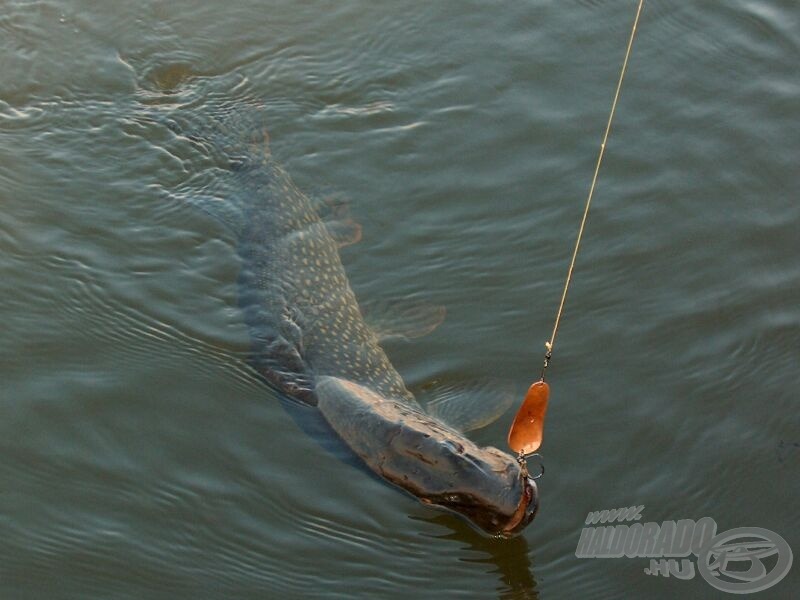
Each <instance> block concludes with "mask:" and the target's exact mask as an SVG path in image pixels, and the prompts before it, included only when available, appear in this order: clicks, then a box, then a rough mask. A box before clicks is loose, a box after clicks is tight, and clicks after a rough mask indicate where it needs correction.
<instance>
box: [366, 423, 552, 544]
mask: <svg viewBox="0 0 800 600" xmlns="http://www.w3.org/2000/svg"><path fill="white" fill-rule="evenodd" d="M391 450H392V451H391V453H387V454H389V456H387V457H386V459H385V460H384V462H383V465H382V472H383V473H382V474H383V476H384V477H386V478H387V479H389V480H390V481H392V482H393V483H395V484H397V485H400V486H401V487H403V488H405V489H407V490H408V491H410V492H411V493H412V494H414V495H415V496H417V497H418V498H419V499H420V500H421V501H422V502H423V503H425V504H430V505H434V506H438V507H441V508H445V509H447V510H449V511H452V512H455V513H458V514H460V515H462V516H464V517H466V518H467V520H468V521H470V522H471V523H473V524H474V525H476V526H477V527H478V528H480V529H481V530H482V531H484V532H486V533H488V534H490V535H497V536H502V537H511V536H513V535H516V534H518V533H519V532H520V531H522V530H523V529H524V528H525V527H526V526H527V525H528V524H529V523H530V522H531V521H533V519H534V517H535V516H536V512H537V510H538V508H539V490H538V487H537V485H536V482H535V481H534V480H533V478H531V477H530V476H529V475H528V474H527V472H526V471H525V470H523V469H521V468H520V465H519V464H518V463H517V461H516V460H515V459H514V458H513V457H512V456H510V455H509V454H507V453H505V452H502V451H500V450H498V449H497V448H493V447H480V446H478V445H476V444H474V443H473V442H471V441H470V440H467V439H466V438H464V437H463V436H462V435H461V434H459V433H458V432H454V431H452V430H449V429H447V428H446V427H443V426H441V425H440V424H438V423H435V422H425V420H421V421H416V420H411V422H409V421H405V422H404V423H403V426H402V427H400V428H399V432H398V434H397V436H396V437H395V438H394V439H393V441H392V447H391Z"/></svg>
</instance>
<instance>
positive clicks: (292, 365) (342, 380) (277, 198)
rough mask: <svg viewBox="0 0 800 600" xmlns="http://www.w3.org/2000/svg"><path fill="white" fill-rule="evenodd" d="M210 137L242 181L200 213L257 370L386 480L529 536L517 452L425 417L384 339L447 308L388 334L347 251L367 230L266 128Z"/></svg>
mask: <svg viewBox="0 0 800 600" xmlns="http://www.w3.org/2000/svg"><path fill="white" fill-rule="evenodd" d="M234 131H236V130H235V128H234ZM211 137H212V138H213V139H214V140H215V142H216V143H215V144H212V145H213V146H215V147H217V148H221V149H222V153H223V154H224V155H225V156H226V160H228V164H229V168H230V170H231V172H232V173H233V174H234V186H235V187H234V188H233V189H234V191H233V193H232V194H231V196H230V197H228V198H225V199H223V200H221V201H220V200H219V199H217V200H216V201H215V202H213V203H206V205H205V206H203V208H204V210H206V211H207V212H209V213H210V214H212V215H214V216H215V217H217V218H218V220H220V221H222V222H224V223H225V224H226V225H227V226H228V227H229V228H230V229H232V230H233V231H234V233H235V238H236V240H237V242H236V243H237V253H238V256H239V259H240V261H241V270H240V274H239V279H238V289H239V303H240V306H241V308H242V312H243V318H244V321H245V323H246V325H247V327H248V330H249V333H250V338H251V348H252V350H251V364H252V366H253V367H254V368H255V370H256V371H258V373H259V375H260V376H261V377H262V378H263V379H264V380H265V381H266V382H268V384H269V385H270V386H271V387H273V388H275V389H276V390H277V391H278V392H280V393H281V394H282V395H284V396H286V397H287V398H289V399H290V400H292V401H295V402H298V403H301V404H303V405H305V406H308V407H313V408H314V410H316V411H318V414H319V415H321V416H322V418H323V419H324V421H325V422H326V424H327V425H328V427H329V428H330V430H332V431H333V432H334V433H335V435H336V436H338V438H339V441H340V442H342V443H343V444H344V445H345V447H346V448H348V449H349V451H350V452H351V453H352V454H353V455H354V456H355V457H356V458H357V460H358V461H360V463H361V464H362V465H364V466H366V467H367V469H369V470H370V471H371V472H372V473H374V474H375V475H377V476H378V477H380V478H382V479H383V480H385V481H386V482H388V483H390V484H392V485H394V486H396V487H398V488H400V489H402V490H404V491H406V492H407V493H409V494H411V495H412V496H414V497H416V498H417V499H419V500H420V501H421V502H422V503H423V504H426V505H430V506H433V507H438V508H442V509H446V510H449V511H451V512H453V513H456V514H458V515H461V516H463V517H465V518H466V519H467V520H468V521H469V522H470V523H472V524H473V525H474V526H476V527H477V528H478V529H479V530H481V531H483V532H485V533H487V534H490V535H496V536H503V537H510V536H513V535H516V534H518V533H519V532H520V531H522V530H523V529H524V528H525V527H526V526H527V525H528V524H529V523H530V522H531V521H532V520H533V518H534V516H535V515H536V512H537V510H538V507H539V493H538V488H537V485H536V482H535V481H534V480H533V479H532V478H531V477H530V476H529V475H528V474H527V471H526V470H525V469H524V467H523V466H521V465H520V463H519V462H518V461H517V460H516V458H515V457H513V456H511V455H509V454H507V453H505V452H502V451H500V450H498V449H496V448H493V447H480V446H478V445H477V444H475V443H474V442H472V441H471V440H470V439H468V438H467V437H466V436H465V435H464V433H462V432H461V431H459V430H457V429H456V428H454V427H452V426H450V425H448V424H447V423H444V422H443V421H442V420H440V419H439V418H437V417H436V416H435V415H433V414H430V413H428V412H426V411H425V410H424V409H423V407H422V406H421V405H420V403H419V402H418V401H417V399H416V398H415V397H414V395H413V394H412V393H411V392H410V391H409V390H408V388H407V387H406V385H405V383H404V381H403V379H402V377H401V376H400V374H399V373H398V371H397V370H396V369H395V367H394V366H393V365H392V363H391V361H390V360H389V357H388V356H387V354H386V352H385V351H384V349H383V347H382V346H381V342H382V340H383V339H384V337H385V336H386V335H392V334H395V335H396V334H398V331H400V333H401V334H403V333H409V337H413V336H414V335H418V334H420V333H426V332H427V331H429V330H431V329H432V328H433V327H435V326H436V325H437V324H438V322H440V321H441V319H442V318H443V312H442V311H436V310H434V311H432V316H430V315H429V316H428V317H426V316H425V315H424V311H423V317H422V318H417V319H416V321H414V322H413V324H412V327H411V328H410V331H408V332H404V331H402V327H398V326H397V325H396V324H395V326H394V327H389V328H388V331H383V332H382V331H380V330H379V329H377V328H375V327H371V326H370V324H369V323H368V322H367V319H366V318H365V314H364V312H365V311H363V310H362V307H361V305H360V304H359V302H358V300H357V298H356V296H355V294H354V292H353V289H352V287H351V286H350V283H349V280H348V278H347V274H346V272H345V269H344V266H343V264H342V260H341V257H340V252H339V250H340V248H341V247H342V246H344V245H348V244H352V243H355V242H357V241H358V240H359V239H360V237H361V228H360V226H359V225H358V224H357V223H355V221H353V220H352V219H350V218H349V216H347V215H345V214H343V213H342V211H339V210H336V209H331V207H330V206H327V207H326V206H320V203H319V202H315V201H314V200H312V199H311V198H310V197H309V196H308V195H307V194H305V193H304V192H302V191H301V190H300V189H299V188H298V187H297V186H296V185H295V184H294V182H293V180H292V178H291V177H290V175H289V174H288V172H287V171H286V170H285V169H284V168H283V167H282V166H281V165H280V164H279V163H278V162H277V161H276V160H275V159H274V158H273V156H272V153H271V151H270V148H269V135H268V134H267V133H266V130H265V129H263V128H259V127H254V128H248V129H247V131H246V132H243V131H238V132H237V133H236V135H232V132H231V131H230V130H228V126H227V125H222V126H217V127H215V128H214V130H213V134H212V136H211ZM232 138H234V139H236V140H237V141H238V145H237V144H234V143H233V142H232V141H231V139H232ZM193 139H197V138H193ZM199 139H204V136H203V135H200V136H199ZM205 139H208V135H206V136H205ZM219 140H223V143H219ZM210 204H213V206H209V205H210ZM412 312H413V311H412ZM429 312H430V311H429ZM412 320H413V319H412Z"/></svg>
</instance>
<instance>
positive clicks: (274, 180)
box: [239, 160, 417, 406]
mask: <svg viewBox="0 0 800 600" xmlns="http://www.w3.org/2000/svg"><path fill="white" fill-rule="evenodd" d="M241 175H242V183H244V184H245V185H246V186H247V193H248V194H254V195H255V196H256V197H257V198H258V205H257V206H254V207H252V208H251V209H250V210H248V218H247V219H246V225H245V227H244V229H243V231H242V233H241V242H240V246H239V254H240V256H241V257H242V261H243V269H242V274H241V277H240V286H241V290H242V299H243V300H244V302H243V305H244V308H245V314H246V319H247V322H248V325H249V327H250V330H251V333H252V337H253V340H254V347H255V351H256V357H255V362H256V364H257V365H258V368H259V370H260V371H261V372H262V374H263V375H264V376H266V377H267V378H268V379H270V380H271V381H272V382H273V383H275V384H276V385H277V386H278V387H279V388H280V389H281V390H282V391H283V392H285V393H286V394H288V395H290V396H292V397H295V398H297V399H300V400H303V401H305V402H308V403H311V404H316V398H315V397H314V379H315V378H317V377H321V376H326V375H330V376H336V377H341V378H344V379H347V380H349V381H353V382H356V383H359V384H361V385H364V386H366V387H368V388H369V389H372V390H374V391H375V392H377V393H379V394H382V395H383V396H386V397H390V398H398V399H403V400H404V401H405V402H408V403H409V404H412V405H415V406H416V405H417V403H416V401H415V400H414V398H413V396H412V395H411V393H410V392H409V391H408V390H407V389H406V386H405V385H404V383H403V380H402V378H401V377H400V375H399V374H398V373H397V371H396V370H395V368H394V367H393V366H392V364H391V362H390V361H389V359H388V357H387V356H386V353H385V352H384V351H383V349H382V348H381V347H380V345H379V344H378V338H377V336H376V335H375V334H374V333H373V332H372V331H371V330H370V329H369V327H368V326H367V324H366V323H365V322H364V319H363V318H362V315H361V311H360V309H359V306H358V302H357V301H356V297H355V294H354V293H353V290H352V289H351V288H350V285H349V283H348V280H347V276H346V275H345V271H344V267H343V266H342V261H341V259H340V257H339V244H338V243H337V241H336V240H335V239H334V237H333V236H332V235H331V233H330V232H329V229H328V225H326V223H324V222H323V221H322V219H321V218H320V217H319V215H318V214H317V212H316V211H315V209H314V207H313V206H312V203H311V201H310V200H309V198H308V197H307V196H306V195H304V194H303V193H302V192H301V191H300V190H298V189H297V188H296V187H295V185H294V184H293V183H292V181H291V179H290V178H289V176H288V174H287V173H286V171H284V170H283V169H282V168H281V167H280V166H278V165H277V164H275V162H274V161H272V160H266V161H265V162H264V163H262V164H260V165H258V166H257V167H255V168H254V169H252V170H251V171H249V172H247V173H241Z"/></svg>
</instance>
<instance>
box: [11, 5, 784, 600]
mask: <svg viewBox="0 0 800 600" xmlns="http://www.w3.org/2000/svg"><path fill="white" fill-rule="evenodd" d="M634 9H635V3H633V2H603V3H601V2H589V1H580V2H578V1H575V2H552V1H551V2H541V1H536V2H534V1H527V2H516V3H512V2H502V3H497V2H474V1H468V2H464V1H455V0H453V1H449V0H447V1H445V0H442V1H437V2H428V3H418V2H407V1H397V0H394V1H392V2H388V1H378V2H375V1H372V2H366V1H362V0H346V1H343V2H322V1H315V2H311V1H306V0H303V1H297V0H292V1H288V0H286V1H273V2H268V3H264V2H255V1H252V0H250V1H246V0H233V1H230V2H207V3H200V4H198V3H194V2H186V1H175V2H169V3H166V2H154V1H151V2H136V3H128V4H119V3H113V4H112V3H96V2H88V1H79V0H62V1H55V0H41V1H33V2H29V1H22V0H8V1H7V2H5V3H4V7H3V10H2V15H0V75H2V76H1V77H0V207H2V209H1V210H0V299H1V300H2V301H0V322H1V323H2V331H3V334H2V336H0V592H2V593H1V594H0V595H2V596H3V597H4V598H90V597H91V598H178V597H181V598H182V597H198V598H273V597H281V598H341V597H349V598H405V597H408V596H409V595H415V596H421V597H445V598H451V597H452V598H455V597H458V598H491V597H498V598H532V597H542V598H578V597H582V598H613V597H623V596H624V597H648V598H673V597H675V596H676V595H685V596H687V597H716V596H715V594H716V595H718V596H719V597H722V596H723V594H721V593H717V592H715V591H714V590H713V589H712V588H711V587H710V586H708V584H706V583H705V582H704V581H702V580H701V579H700V578H699V577H697V578H696V579H695V580H692V581H678V580H675V579H674V578H671V579H665V578H661V577H658V578H656V577H648V576H646V575H644V574H643V568H644V567H645V566H647V561H646V560H645V559H618V560H588V559H578V558H576V557H575V555H574V552H575V548H576V545H577V542H578V538H579V535H580V530H581V526H582V524H583V521H584V519H585V517H586V514H587V513H588V512H589V511H594V510H601V509H604V508H614V507H619V506H629V505H638V504H643V505H645V507H646V508H645V510H644V516H645V519H646V520H651V521H663V520H666V519H681V518H692V519H699V518H700V517H703V516H711V517H713V518H714V519H715V520H716V521H717V523H718V525H719V527H720V530H723V531H724V530H726V529H730V528H734V527H742V526H756V527H764V528H768V529H771V530H773V531H776V532H778V533H780V535H782V536H783V537H784V538H785V539H786V540H787V541H788V542H789V544H790V545H791V546H792V547H793V548H794V549H795V552H800V517H799V516H798V512H797V509H796V504H797V502H796V501H797V498H798V497H800V480H799V479H798V473H799V472H800V471H799V469H798V468H799V467H800V416H798V389H799V388H800V386H799V385H798V384H800V370H799V369H798V365H799V364H800V262H798V260H797V257H798V254H800V238H799V237H798V231H800V204H798V202H797V190H798V188H799V187H800V185H799V184H800V176H799V175H798V173H800V171H798V169H797V159H798V156H800V135H798V133H800V130H799V129H798V122H799V119H798V117H800V114H798V97H800V80H798V78H797V64H798V63H799V62H800V16H799V14H798V12H797V10H796V9H795V5H794V3H790V2H788V0H784V1H773V2H763V1H755V0H732V1H730V2H725V3H708V2H703V3H701V2H683V3H671V2H670V3H668V2H657V1H655V0H653V1H651V2H649V3H647V5H646V7H645V12H644V14H643V17H642V22H641V30H640V34H639V38H638V39H637V42H636V45H635V49H634V55H633V58H632V61H631V64H630V70H629V73H628V77H627V79H626V83H625V88H624V90H623V95H622V99H621V101H620V104H619V107H618V114H617V121H616V124H615V127H614V130H613V132H612V136H611V141H610V143H609V147H608V153H607V157H606V161H605V164H604V167H603V171H602V174H601V178H600V182H599V187H598V191H597V193H596V196H595V204H594V206H593V209H592V213H591V216H590V220H589V226H588V229H587V232H586V235H585V238H584V245H583V250H582V253H581V255H580V257H579V262H578V268H577V270H576V273H575V280H574V284H573V287H572V290H571V292H570V297H569V301H568V304H567V309H566V313H565V315H564V319H563V324H562V327H561V330H560V333H559V338H558V344H557V347H556V352H555V357H554V361H553V364H552V367H551V369H550V374H549V379H550V383H551V386H552V390H553V392H552V398H551V408H550V412H549V415H548V426H547V432H546V436H545V446H544V449H543V450H544V454H545V461H546V464H547V474H546V475H545V477H544V479H543V480H542V481H541V486H540V490H541V495H542V508H541V512H540V514H539V516H538V517H537V520H536V521H535V522H534V523H533V524H532V525H531V526H530V527H529V529H528V530H527V531H526V532H525V534H524V535H523V536H522V537H520V538H518V539H515V540H512V541H501V540H492V539H486V538H483V537H481V536H480V535H478V534H476V533H475V532H473V531H472V530H471V529H470V528H469V527H468V526H467V525H466V524H464V523H462V522H461V521H459V520H458V519H456V518H454V517H450V516H447V515H443V514H441V513H438V512H434V511H431V510H430V509H427V508H425V507H423V506H421V505H420V504H419V503H418V502H416V501H415V500H414V499H413V498H410V497H407V496H406V495H404V494H402V493H399V492H398V491H396V490H394V489H392V488H390V487H389V486H387V485H385V484H383V483H382V482H380V481H378V480H376V479H374V478H372V477H369V476H367V475H366V474H365V473H363V472H362V471H359V470H357V469H355V468H353V466H351V465H348V464H345V463H342V462H340V461H338V460H337V459H336V458H335V457H333V456H331V455H329V454H327V453H326V452H325V451H324V450H322V449H321V448H320V446H319V445H318V443H317V442H316V441H315V440H314V439H312V438H310V437H308V436H307V435H305V434H304V433H303V432H302V431H301V430H300V429H299V428H298V427H297V425H296V424H295V422H294V421H293V420H292V418H291V417H290V416H289V415H288V414H287V413H286V412H285V411H284V410H283V408H282V407H281V404H280V402H279V401H278V398H277V397H276V395H275V394H274V393H273V392H271V391H270V390H269V389H267V388H266V387H265V386H264V385H263V383H261V382H260V381H259V379H258V378H257V377H255V376H254V375H253V373H252V371H251V370H250V368H249V367H248V365H247V362H246V354H247V350H248V347H249V340H248V335H247V331H246V328H245V326H244V324H243V321H242V315H241V313H240V311H239V309H238V305H237V301H236V277H237V270H238V264H239V263H238V260H237V258H236V253H235V240H234V239H233V238H232V236H231V235H230V234H229V233H228V232H227V231H226V230H225V229H224V228H223V227H221V226H220V225H219V224H218V223H216V222H215V221H214V220H213V219H211V218H209V217H208V216H207V215H206V214H204V213H203V212H202V211H198V210H197V208H196V206H195V203H194V202H193V200H196V199H198V198H212V199H224V198H225V197H227V196H229V195H231V194H235V193H236V190H235V189H233V188H232V186H231V182H232V181H233V179H231V178H230V177H227V176H226V173H227V171H226V168H225V167H226V164H225V160H224V159H223V157H221V156H220V155H219V154H215V153H214V152H211V151H207V150H204V148H203V147H202V146H200V145H198V144H195V143H193V142H192V141H191V140H190V139H189V138H187V137H185V136H180V135H176V134H175V133H174V132H173V131H172V130H170V128H169V127H167V126H166V125H165V119H166V118H168V117H169V115H172V114H175V113H176V112H177V113H179V114H182V115H187V116H188V117H192V118H197V119H199V120H200V122H202V120H203V119H204V118H205V115H209V114H213V113H214V111H217V110H220V107H224V110H235V109H236V107H245V108H244V109H242V112H241V114H243V115H248V114H250V112H249V110H250V109H249V108H247V107H250V108H252V107H253V106H257V107H258V111H257V112H258V114H259V115H262V116H261V117H258V118H259V119H261V118H263V122H261V121H258V122H255V123H254V126H256V125H257V126H262V125H264V126H266V127H267V129H268V131H269V135H270V137H271V151H272V153H273V155H274V156H275V157H276V159H278V160H279V161H280V162H281V163H282V164H283V165H284V166H285V167H286V168H287V170H288V171H289V172H290V174H291V175H292V176H293V178H294V179H295V181H296V183H297V185H298V186H299V187H300V188H301V189H304V190H305V191H307V192H308V193H309V194H312V195H314V196H316V197H323V196H326V195H329V196H330V195H333V196H335V197H337V198H343V199H346V200H347V202H348V203H349V205H350V211H351V213H352V215H353V216H354V218H355V219H356V220H358V221H359V222H360V223H361V224H362V226H363V232H364V235H363V239H362V241H361V242H360V243H359V244H357V245H354V246H351V247H348V248H345V249H344V250H343V261H344V263H345V266H346V268H347V271H348V274H349V276H350V278H351V282H352V285H353V287H354V289H355V291H356V293H357V295H358V296H359V298H362V299H364V300H365V301H366V300H369V301H387V302H388V301H392V300H394V299H409V300H412V301H425V302H431V303H436V304H442V305H444V306H446V308H447V311H448V312H447V320H446V321H445V323H444V324H443V325H442V326H441V327H439V329H437V330H436V331H435V332H434V333H433V334H431V335H430V336H428V337H426V338H423V339H420V340H416V341H414V342H413V343H400V342H392V343H390V344H388V345H387V351H388V353H389V355H390V357H391V358H392V360H393V362H394V364H395V365H396V366H397V368H398V369H399V371H400V372H401V373H402V374H403V376H404V377H405V379H406V381H407V384H408V385H409V387H410V388H411V389H412V390H414V391H420V390H423V389H426V388H428V387H430V386H434V387H435V386H436V385H452V384H458V383H461V382H468V381H474V380H476V379H482V378H495V379H499V380H501V381H504V382H507V384H508V385H511V386H513V387H515V388H516V389H517V390H518V393H519V394H520V397H521V394H522V393H523V392H524V390H525V388H526V386H527V385H528V384H529V383H530V381H531V380H532V379H533V378H535V377H536V376H537V375H538V368H539V364H540V361H541V355H542V351H543V343H544V341H545V340H546V339H547V337H548V335H549V333H550V328H551V327H552V319H553V317H554V313H555V309H556V306H557V302H558V299H559V295H560V292H561V286H562V284H563V278H564V275H565V272H566V268H567V263H568V260H569V254H570V252H571V247H572V243H573V239H574V235H575V232H576V229H577V225H578V221H579V218H580V214H581V211H582V208H583V206H582V205H583V200H584V198H585V194H586V191H587V189H588V185H589V181H590V177H591V170H592V168H593V165H594V160H595V156H596V152H597V149H598V145H599V140H600V137H601V134H602V129H603V126H604V123H605V119H606V116H607V111H608V108H609V104H610V100H611V96H612V93H613V88H614V83H615V81H616V77H617V74H618V69H619V64H620V62H621V59H622V54H623V51H624V45H625V41H626V38H627V34H628V30H629V27H630V23H631V20H632V18H633V13H634ZM254 120H255V118H254ZM511 418H512V415H511V414H507V415H505V416H504V417H503V418H502V419H501V420H500V421H498V422H497V423H495V424H493V425H491V426H489V427H487V428H486V429H484V430H481V431H478V432H476V433H475V434H473V438H474V439H475V440H476V441H478V442H479V443H481V444H491V445H496V446H498V447H503V446H504V439H505V434H506V430H507V427H508V425H509V423H510V421H511ZM797 573H798V570H797V568H796V567H795V569H794V570H793V571H792V572H790V574H789V576H788V577H787V579H786V580H784V581H783V582H782V583H781V584H779V586H777V587H775V588H773V589H771V590H770V591H769V592H765V593H764V594H763V596H764V597H775V598H789V597H791V596H792V593H791V592H792V590H793V589H794V590H796V589H797V587H798V583H800V578H798V575H797ZM770 594H771V595H770Z"/></svg>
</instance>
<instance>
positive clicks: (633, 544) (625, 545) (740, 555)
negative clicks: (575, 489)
mask: <svg viewBox="0 0 800 600" xmlns="http://www.w3.org/2000/svg"><path fill="white" fill-rule="evenodd" d="M643 509H644V506H632V507H629V508H620V509H614V510H604V511H597V512H592V513H589V515H588V516H587V517H586V525H594V524H599V523H613V522H614V521H617V522H618V523H619V522H621V521H638V520H639V519H641V518H642V515H641V512H642V510H643ZM690 554H694V555H695V556H696V557H697V568H696V570H695V563H694V562H692V561H691V560H689V559H688V558H683V557H688V556H689V555H690ZM575 556H577V557H578V558H621V557H623V556H627V557H628V558H636V557H641V558H644V557H647V558H650V565H649V566H648V567H645V569H644V572H645V574H646V575H655V576H658V575H661V576H662V577H675V578H677V579H692V578H694V576H695V573H696V571H699V572H700V576H701V577H702V578H703V579H705V580H706V581H707V582H708V583H709V584H710V585H711V586H713V587H715V588H717V589H718V590H721V591H723V592H729V593H731V594H750V593H754V592H760V591H763V590H766V589H767V588H770V587H772V586H773V585H775V584H777V583H778V582H779V581H781V579H783V578H784V577H785V576H786V574H787V573H788V572H789V569H790V568H791V566H792V549H791V548H790V547H789V544H788V543H787V542H786V540H784V539H783V538H782V537H781V536H780V535H778V534H777V533H775V532H774V531H770V530H769V529H763V528H761V527H739V528H736V529H729V530H728V531H725V532H722V533H720V534H717V523H716V522H715V521H714V519H712V518H711V517H703V518H702V519H699V520H697V521H696V522H695V521H693V520H692V519H681V520H679V521H677V522H676V521H664V522H663V523H651V522H648V523H633V524H632V525H627V524H618V525H609V526H603V527H584V528H583V530H582V531H581V537H580V540H579V541H578V547H577V549H576V550H575ZM679 559H680V560H679Z"/></svg>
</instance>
